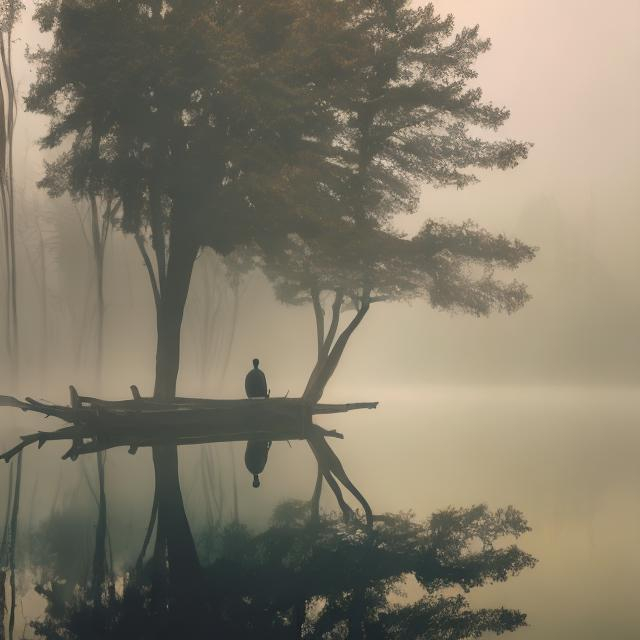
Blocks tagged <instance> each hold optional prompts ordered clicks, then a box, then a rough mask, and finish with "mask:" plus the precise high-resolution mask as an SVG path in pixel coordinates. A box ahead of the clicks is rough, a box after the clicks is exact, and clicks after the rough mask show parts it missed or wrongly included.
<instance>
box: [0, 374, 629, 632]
mask: <svg viewBox="0 0 640 640" xmlns="http://www.w3.org/2000/svg"><path fill="white" fill-rule="evenodd" d="M359 400H379V401H380V403H381V404H380V406H379V408H378V409H377V410H375V411H360V412H352V413H349V414H342V415H335V416H324V417H323V419H322V420H319V422H320V423H321V424H323V425H324V426H326V427H330V428H336V429H338V430H339V431H342V432H343V433H344V434H345V436H346V439H345V440H344V441H338V440H333V441H331V444H332V446H333V447H334V449H335V450H336V452H337V453H338V454H339V455H340V457H341V459H342V461H343V463H344V465H345V468H346V469H347V472H348V473H349V475H350V476H351V478H352V480H353V481H354V482H355V483H356V485H357V486H358V487H359V488H360V489H361V490H362V491H363V493H364V494H365V495H366V497H367V498H368V499H369V501H370V503H371V504H372V507H373V509H374V511H375V512H378V513H382V512H385V511H396V512H397V511H408V510H413V511H414V512H415V513H416V514H417V515H418V516H419V517H426V516H428V515H429V514H430V513H432V512H433V511H437V510H438V509H441V508H444V507H447V506H449V505H452V506H468V505H471V504H475V503H480V502H484V503H487V504H488V505H489V506H490V507H492V508H496V507H501V506H507V505H509V504H512V505H514V506H516V507H517V508H518V509H520V510H521V511H522V512H523V513H524V514H525V516H526V517H527V519H528V521H529V523H530V525H531V527H532V531H531V532H530V533H529V534H527V535H525V536H523V537H522V538H521V539H520V541H519V544H520V546H521V547H522V548H524V549H525V550H527V551H528V552H530V553H532V554H533V555H534V556H535V557H537V558H538V560H539V562H538V565H537V566H536V567H535V568H534V569H533V570H527V571H525V572H523V573H522V574H521V575H520V576H518V577H516V578H513V579H510V580H509V581H507V582H506V583H503V584H498V585H493V586H490V587H487V588H484V589H481V590H479V591H477V592H475V593H472V595H471V598H470V599H471V601H472V603H473V604H474V605H476V606H488V607H495V606H506V607H513V608H519V609H521V610H523V611H525V612H526V613H527V614H528V622H529V626H528V627H527V628H525V629H523V630H520V631H518V632H516V633H515V634H513V635H512V636H509V637H513V638H514V640H515V639H519V640H520V639H521V640H573V639H574V638H575V639H580V640H596V639H597V640H609V639H611V640H631V639H633V640H637V638H639V637H640V595H639V593H640V592H639V591H638V588H637V580H638V577H639V576H640V389H637V388H599V387H560V386H557V387H533V386H529V387H499V386H493V387H491V386H487V387H426V388H420V389H408V388H404V389H390V388H381V389H378V390H372V389H371V388H368V389H367V390H366V391H359V390H358V389H349V390H343V391H341V392H340V393H338V394H336V391H335V390H332V389H330V390H328V393H327V401H331V402H340V401H345V402H346V401H359ZM4 415H5V414H3V416H4ZM42 426H43V428H47V429H48V428H53V426H54V425H52V424H49V423H46V424H45V425H42ZM33 427H34V425H33V424H31V425H30V427H29V428H24V427H21V430H22V431H29V430H32V429H33ZM35 427H36V428H39V425H35ZM56 446H57V445H51V447H50V449H49V450H48V449H47V448H45V449H43V450H42V451H40V452H36V451H35V449H34V450H33V451H29V452H28V456H27V457H25V470H26V472H28V471H29V469H31V470H33V469H34V468H36V469H37V473H35V474H34V473H30V474H29V481H28V482H27V485H26V487H25V494H24V495H25V498H26V497H27V496H29V495H33V496H35V497H36V501H35V507H34V506H33V505H32V506H31V508H30V510H31V511H35V512H36V514H37V513H38V512H44V513H46V512H48V510H49V509H50V504H51V500H52V495H53V493H54V486H55V484H56V478H57V477H58V476H59V475H61V474H63V476H64V478H66V481H65V486H67V487H74V489H73V490H74V491H75V493H72V494H71V498H67V500H69V499H72V500H76V501H77V500H80V499H83V500H85V501H86V504H87V507H88V508H90V509H92V508H93V507H92V505H91V498H90V496H89V494H88V492H87V491H86V490H85V489H83V486H84V485H83V484H82V483H83V482H84V481H83V480H81V479H80V474H79V471H78V469H79V467H78V465H77V464H73V463H69V462H66V463H65V462H61V461H60V460H59V458H57V456H56V455H54V453H55V451H54V450H55V447H56ZM48 447H49V445H48ZM61 451H62V449H61ZM215 451H216V455H217V459H218V460H219V461H220V466H221V467H223V468H224V472H223V479H224V480H225V482H226V486H227V489H228V487H229V483H228V479H229V475H230V472H229V466H228V465H229V459H230V455H229V453H230V448H229V446H228V445H220V446H217V447H216V448H215ZM234 451H235V459H236V468H237V473H238V480H239V484H240V486H239V503H240V515H241V519H242V521H244V522H246V523H248V524H249V525H251V526H253V527H256V528H261V527H263V526H264V524H265V522H266V521H267V519H268V517H269V515H270V513H271V510H272V508H273V507H274V506H275V505H276V504H277V503H278V502H280V501H282V500H284V499H287V498H300V499H307V498H308V497H309V496H310V495H311V492H312V490H313V484H314V481H315V467H314V464H313V460H312V458H311V455H310V453H309V452H308V447H307V446H306V445H305V444H304V443H300V442H294V443H292V446H291V447H289V446H287V443H276V444H275V445H274V447H273V448H272V452H271V455H270V459H269V464H268V466H267V470H266V471H265V473H264V474H263V483H262V487H261V489H260V490H258V491H256V490H254V489H252V488H251V486H250V477H249V475H248V473H246V471H244V469H243V468H242V455H243V452H242V446H241V445H235V446H234ZM47 453H48V455H46V454H47ZM199 460H200V452H199V448H198V447H189V448H184V449H183V450H182V451H181V462H182V467H181V474H182V483H183V492H184V494H185V500H186V503H187V509H188V511H189V515H190V518H191V521H192V523H193V524H194V527H195V528H197V527H198V523H199V522H202V512H203V510H202V504H201V502H199V497H198V487H199V482H200V480H199V478H200V475H199V471H198V469H199V467H198V461H199ZM86 464H87V469H88V470H89V471H92V467H91V463H90V462H89V461H87V463H86ZM32 465H33V466H32ZM36 479H37V489H36V487H35V486H33V487H30V485H31V484H33V483H34V482H36ZM151 479H152V476H151V464H150V456H149V455H148V452H145V451H140V452H139V453H138V454H137V455H136V456H135V457H132V456H129V455H128V454H127V453H126V451H118V452H113V453H110V454H109V458H108V463H107V481H108V490H109V504H110V507H109V508H110V511H109V513H110V527H111V531H112V537H113V541H114V548H116V549H120V550H121V553H122V552H123V551H124V550H125V549H126V550H127V551H128V553H130V554H132V555H133V556H135V553H137V550H138V548H139V542H140V541H141V540H142V535H143V531H144V526H145V524H146V518H147V516H148V506H149V504H150V501H151V496H152V485H151ZM78 487H80V489H78ZM82 491H84V494H83V493H82ZM82 496H84V498H83V497H82ZM225 504H226V505H227V508H230V496H229V492H227V498H226V502H225ZM323 507H324V508H326V509H335V503H334V501H333V499H332V496H330V495H328V494H327V492H326V490H325V492H324V494H323ZM26 517H27V514H26V513H25V518H26ZM32 517H33V515H29V518H32ZM35 518H36V519H37V515H36V516H35ZM132 541H134V542H132ZM87 544H88V545H90V538H88V540H87ZM40 606H41V605H39V603H38V602H37V601H36V600H35V599H34V598H33V594H32V593H30V594H29V593H27V594H24V600H23V607H24V613H25V614H26V616H27V617H29V611H31V612H33V613H35V612H36V611H37V610H38V609H39V608H40ZM18 628H19V629H21V630H22V628H23V627H22V626H21V625H20V626H19V627H18Z"/></svg>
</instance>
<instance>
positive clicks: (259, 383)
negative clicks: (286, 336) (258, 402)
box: [244, 358, 269, 398]
mask: <svg viewBox="0 0 640 640" xmlns="http://www.w3.org/2000/svg"><path fill="white" fill-rule="evenodd" d="M259 364H260V360H258V358H254V359H253V369H251V371H249V373H247V377H246V378H245V379H244V390H245V391H246V392H247V398H268V397H269V391H268V390H267V378H266V377H265V375H264V373H262V371H260V369H258V365H259Z"/></svg>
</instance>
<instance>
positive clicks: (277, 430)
mask: <svg viewBox="0 0 640 640" xmlns="http://www.w3.org/2000/svg"><path fill="white" fill-rule="evenodd" d="M132 392H133V399H130V400H102V399H100V398H92V397H89V396H80V395H78V393H77V391H76V390H75V388H74V387H70V395H71V406H65V405H57V404H51V403H46V402H41V401H38V400H34V399H33V398H28V397H27V398H26V399H25V400H24V401H22V400H18V399H17V398H14V397H12V396H0V406H5V407H14V408H17V409H21V410H23V411H31V412H35V413H40V414H43V415H45V416H53V417H55V418H58V419H60V420H63V421H64V422H66V423H68V424H67V426H64V427H62V428H60V429H57V430H54V431H38V432H37V433H33V434H28V435H24V436H21V440H22V441H21V442H20V443H19V444H17V445H16V446H15V447H13V448H12V449H10V450H8V451H6V452H5V453H3V454H2V455H0V459H3V460H5V461H6V462H8V461H9V460H11V458H12V457H13V456H15V455H16V454H17V453H19V452H20V451H22V450H23V449H24V448H25V447H27V446H29V445H30V444H33V443H35V442H37V443H38V448H40V447H42V446H43V445H44V444H45V443H46V442H48V441H50V440H70V441H71V443H72V444H71V446H70V448H69V449H68V451H67V452H66V453H65V454H64V455H63V459H67V458H70V459H72V460H75V459H76V458H77V457H78V456H79V455H83V454H87V453H95V452H97V451H104V450H106V449H111V448H114V447H122V446H126V447H129V451H130V452H131V453H135V452H136V451H137V450H138V448H140V447H151V446H154V445H158V444H177V445H187V444H203V443H212V442H237V441H245V440H252V439H259V440H270V441H278V440H308V439H309V438H310V437H333V438H343V435H342V434H340V433H338V432H337V431H335V430H333V431H328V430H326V429H323V428H322V427H319V426H318V425H314V424H313V422H312V416H314V415H318V414H331V413H344V412H347V411H353V410H357V409H374V408H376V407H377V404H378V403H377V402H358V403H350V404H310V403H308V402H307V401H305V400H304V399H302V398H269V399H266V400H265V399H248V400H211V399H205V398H176V401H175V402H170V403H169V402H162V401H157V400H153V399H152V398H143V397H142V396H140V393H139V392H138V390H137V388H136V387H132Z"/></svg>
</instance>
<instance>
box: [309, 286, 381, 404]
mask: <svg viewBox="0 0 640 640" xmlns="http://www.w3.org/2000/svg"><path fill="white" fill-rule="evenodd" d="M367 311H369V302H368V299H367V298H366V297H365V298H364V299H363V302H362V304H361V305H360V308H359V309H358V311H357V313H356V315H355V316H354V317H353V319H352V320H351V322H350V323H349V324H348V325H347V327H346V329H344V331H343V332H342V333H341V334H340V335H339V336H338V339H337V340H336V341H335V344H334V345H333V347H331V349H330V351H329V352H328V354H327V356H326V357H325V358H324V359H322V360H319V361H318V363H317V365H316V367H315V368H314V370H313V372H312V373H311V376H310V377H309V382H308V383H307V387H306V388H305V390H304V393H303V398H305V399H306V400H309V401H310V402H313V403H317V402H319V401H320V399H321V398H322V395H323V393H324V390H325V387H326V386H327V383H328V382H329V380H330V379H331V376H332V375H333V374H334V372H335V370H336V368H337V366H338V363H339V362H340V358H342V354H343V353H344V350H345V348H346V346H347V343H348V342H349V338H350V337H351V335H352V334H353V332H354V331H355V330H356V329H357V328H358V326H359V325H360V323H361V322H362V319H363V318H364V317H365V315H366V314H367Z"/></svg>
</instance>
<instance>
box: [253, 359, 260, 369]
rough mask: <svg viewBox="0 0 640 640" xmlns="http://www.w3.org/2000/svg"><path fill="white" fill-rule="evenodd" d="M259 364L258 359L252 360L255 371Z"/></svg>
mask: <svg viewBox="0 0 640 640" xmlns="http://www.w3.org/2000/svg"><path fill="white" fill-rule="evenodd" d="M259 364H260V360H258V358H254V359H253V366H254V367H255V368H256V369H257V368H258V365H259Z"/></svg>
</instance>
